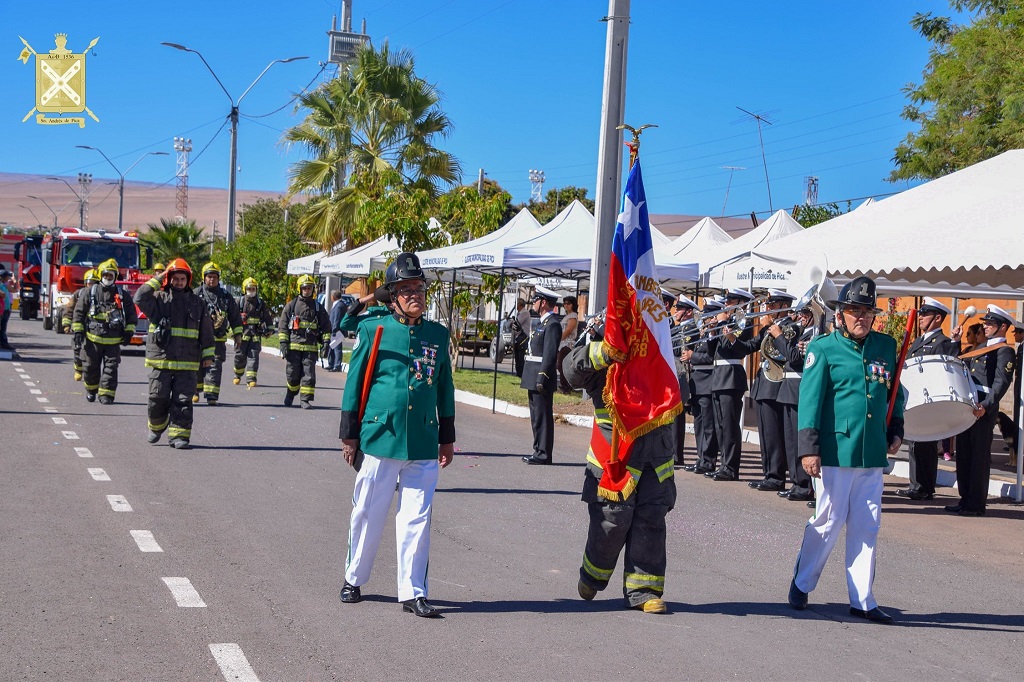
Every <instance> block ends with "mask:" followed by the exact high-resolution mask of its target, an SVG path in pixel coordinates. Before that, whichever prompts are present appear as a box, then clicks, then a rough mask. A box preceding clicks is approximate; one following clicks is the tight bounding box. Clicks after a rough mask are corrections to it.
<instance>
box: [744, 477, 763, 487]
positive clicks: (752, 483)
mask: <svg viewBox="0 0 1024 682" xmlns="http://www.w3.org/2000/svg"><path fill="white" fill-rule="evenodd" d="M767 480H768V479H763V480H760V481H747V487H748V488H757V486H759V485H761V484H762V483H765V482H767Z"/></svg>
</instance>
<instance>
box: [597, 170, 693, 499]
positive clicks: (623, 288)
mask: <svg viewBox="0 0 1024 682" xmlns="http://www.w3.org/2000/svg"><path fill="white" fill-rule="evenodd" d="M603 350H604V351H605V352H606V353H607V354H608V355H609V356H611V357H612V358H614V359H616V360H617V362H614V363H613V364H612V365H611V367H610V368H609V370H608V378H607V381H606V384H605V391H604V398H605V405H607V407H608V412H609V414H610V416H611V418H612V423H613V425H614V433H615V434H616V435H617V438H615V437H613V439H612V442H611V443H610V444H609V445H610V449H611V452H610V453H608V454H609V463H610V464H611V465H612V466H613V467H616V465H617V464H618V463H619V462H621V464H622V468H623V469H624V468H625V463H626V461H628V458H629V447H630V445H631V443H632V441H633V440H635V439H636V438H638V437H639V436H642V435H643V434H645V433H648V432H649V431H652V430H654V429H656V428H658V427H659V426H663V425H665V424H668V423H670V422H672V420H673V419H675V417H676V416H677V415H678V414H679V413H680V411H681V410H682V403H681V400H680V398H681V396H680V393H679V380H678V378H677V377H676V372H675V363H674V361H673V358H672V335H671V330H670V328H669V313H668V311H667V310H666V309H665V305H664V304H663V303H662V301H661V286H660V283H659V280H658V270H657V266H656V265H655V263H654V246H653V243H652V241H651V224H650V221H649V219H648V213H647V199H646V197H645V196H644V184H643V179H642V178H641V175H640V160H639V159H637V161H636V163H635V164H634V165H633V168H632V169H631V170H630V172H629V178H628V179H627V180H626V191H625V192H624V194H623V197H622V211H621V213H619V219H618V223H617V224H616V226H615V237H614V239H613V241H612V258H611V272H610V273H609V277H608V312H607V316H606V318H605V330H604V345H603ZM595 455H597V456H598V459H599V460H601V459H604V458H603V457H601V453H597V452H595ZM602 464H604V462H602ZM604 468H605V474H606V476H605V477H604V478H605V479H609V478H611V479H612V480H608V481H605V482H607V483H611V484H613V485H614V488H618V484H619V483H623V484H628V483H629V481H628V480H625V475H626V474H625V472H623V473H622V474H621V475H619V476H616V473H615V472H614V471H611V470H609V468H608V467H607V466H605V467H604ZM609 475H610V476H609ZM616 478H618V479H619V480H618V481H615V480H614V479H616ZM602 487H606V488H607V487H608V486H605V485H603V486H602ZM614 488H612V489H613V490H614ZM619 490H620V491H621V490H622V488H619Z"/></svg>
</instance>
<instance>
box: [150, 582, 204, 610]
mask: <svg viewBox="0 0 1024 682" xmlns="http://www.w3.org/2000/svg"><path fill="white" fill-rule="evenodd" d="M160 579H161V580H163V581H164V583H166V585H167V588H168V589H169V590H170V591H171V595H172V596H173V597H174V601H176V602H178V606H180V607H181V608H183V609H187V608H204V609H205V608H206V602H204V601H203V598H202V597H200V596H199V592H197V591H196V588H194V587H192V583H191V582H189V579H188V578H160Z"/></svg>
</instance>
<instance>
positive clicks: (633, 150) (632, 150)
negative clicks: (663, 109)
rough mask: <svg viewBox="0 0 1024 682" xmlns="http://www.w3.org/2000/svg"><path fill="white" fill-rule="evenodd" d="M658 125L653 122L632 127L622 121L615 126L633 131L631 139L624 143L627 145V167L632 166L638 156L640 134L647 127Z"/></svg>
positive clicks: (618, 128) (617, 128)
mask: <svg viewBox="0 0 1024 682" xmlns="http://www.w3.org/2000/svg"><path fill="white" fill-rule="evenodd" d="M657 127H658V126H657V125H655V124H654V123H645V124H643V125H642V126H640V127H639V128H634V127H633V126H631V125H627V124H625V123H623V124H622V125H620V126H615V129H616V130H628V131H629V132H631V133H633V139H632V140H630V141H629V142H626V143H625V145H626V146H627V147H629V167H630V168H632V167H633V164H634V163H636V160H637V157H639V156H640V134H641V133H643V132H644V130H645V129H647V128H657Z"/></svg>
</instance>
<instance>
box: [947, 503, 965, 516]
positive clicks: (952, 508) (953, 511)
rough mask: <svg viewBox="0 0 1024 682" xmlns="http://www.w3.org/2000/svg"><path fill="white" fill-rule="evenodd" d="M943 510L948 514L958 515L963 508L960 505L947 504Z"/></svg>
mask: <svg viewBox="0 0 1024 682" xmlns="http://www.w3.org/2000/svg"><path fill="white" fill-rule="evenodd" d="M943 509H945V510H946V511H948V512H949V513H950V514H959V513H960V512H962V511H963V509H964V507H963V505H962V504H947V505H946V506H945V507H943Z"/></svg>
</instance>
